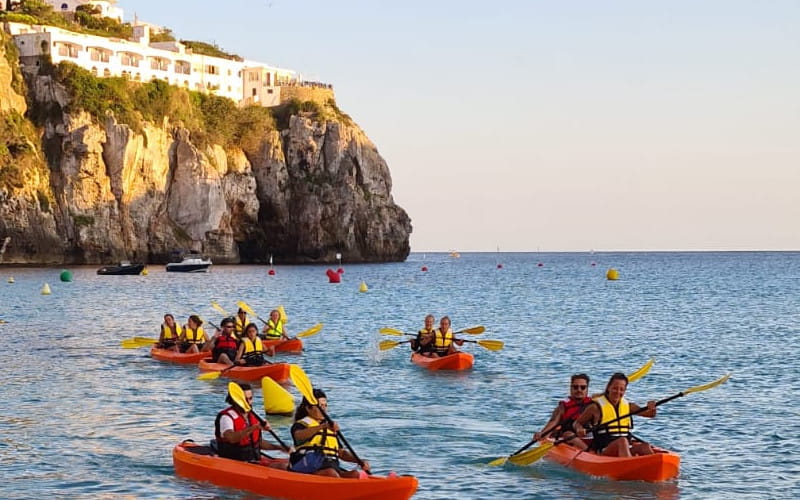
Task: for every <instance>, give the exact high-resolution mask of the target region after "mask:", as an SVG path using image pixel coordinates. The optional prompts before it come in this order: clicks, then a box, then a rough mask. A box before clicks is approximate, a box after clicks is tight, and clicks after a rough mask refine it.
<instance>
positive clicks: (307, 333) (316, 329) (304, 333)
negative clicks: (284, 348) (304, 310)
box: [295, 323, 322, 339]
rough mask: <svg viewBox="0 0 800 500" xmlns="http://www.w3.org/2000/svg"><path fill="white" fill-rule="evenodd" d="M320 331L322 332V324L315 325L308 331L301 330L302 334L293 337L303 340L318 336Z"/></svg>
mask: <svg viewBox="0 0 800 500" xmlns="http://www.w3.org/2000/svg"><path fill="white" fill-rule="evenodd" d="M320 330H322V323H317V324H316V325H314V326H312V327H311V328H309V329H308V330H303V331H302V332H300V333H298V334H297V335H295V337H297V338H301V339H303V338H306V337H310V336H312V335H316V334H318V333H319V331H320Z"/></svg>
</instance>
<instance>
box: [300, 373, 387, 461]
mask: <svg viewBox="0 0 800 500" xmlns="http://www.w3.org/2000/svg"><path fill="white" fill-rule="evenodd" d="M289 378H291V379H292V383H294V385H295V387H297V390H298V391H300V394H302V395H303V397H304V398H306V401H308V402H309V403H311V404H312V405H314V406H316V407H317V408H318V409H319V411H320V413H322V416H323V417H324V418H325V420H327V421H328V422H330V423H333V420H331V417H329V416H328V414H327V413H326V412H325V410H324V409H322V407H321V406H319V405H318V404H317V398H316V397H314V386H312V385H311V381H310V380H309V379H308V375H306V372H304V371H303V369H302V368H300V367H299V366H297V365H289ZM336 436H337V437H338V438H339V440H341V442H342V443H344V445H345V446H346V447H347V449H348V451H350V454H351V455H353V458H355V459H356V462H358V465H360V466H361V468H362V469H363V468H364V461H363V460H361V459H360V458H359V457H358V455H357V454H356V451H355V450H354V449H353V447H352V446H350V443H348V442H347V440H346V439H345V438H344V434H342V431H339V432H337V433H336ZM364 472H366V473H367V474H372V473H371V472H369V471H366V470H365V471H364Z"/></svg>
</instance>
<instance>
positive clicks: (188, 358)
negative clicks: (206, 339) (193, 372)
mask: <svg viewBox="0 0 800 500" xmlns="http://www.w3.org/2000/svg"><path fill="white" fill-rule="evenodd" d="M150 357H151V358H153V359H157V360H159V361H168V362H170V363H179V364H183V365H186V364H197V363H198V362H199V361H201V360H203V359H210V358H211V353H210V352H175V351H171V350H169V349H159V348H158V347H155V346H153V348H152V349H150Z"/></svg>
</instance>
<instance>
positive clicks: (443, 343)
mask: <svg viewBox="0 0 800 500" xmlns="http://www.w3.org/2000/svg"><path fill="white" fill-rule="evenodd" d="M433 334H434V342H435V343H436V350H437V351H439V352H447V349H449V348H450V344H452V343H453V330H452V329H448V330H447V331H446V332H444V333H442V330H441V328H437V329H436V330H435V331H434V332H433Z"/></svg>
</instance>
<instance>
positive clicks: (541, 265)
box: [536, 262, 544, 267]
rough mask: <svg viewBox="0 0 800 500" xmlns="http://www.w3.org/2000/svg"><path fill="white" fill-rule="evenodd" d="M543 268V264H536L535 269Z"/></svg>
mask: <svg viewBox="0 0 800 500" xmlns="http://www.w3.org/2000/svg"><path fill="white" fill-rule="evenodd" d="M543 266H544V264H542V263H541V262H539V263H538V264H536V267H543Z"/></svg>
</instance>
